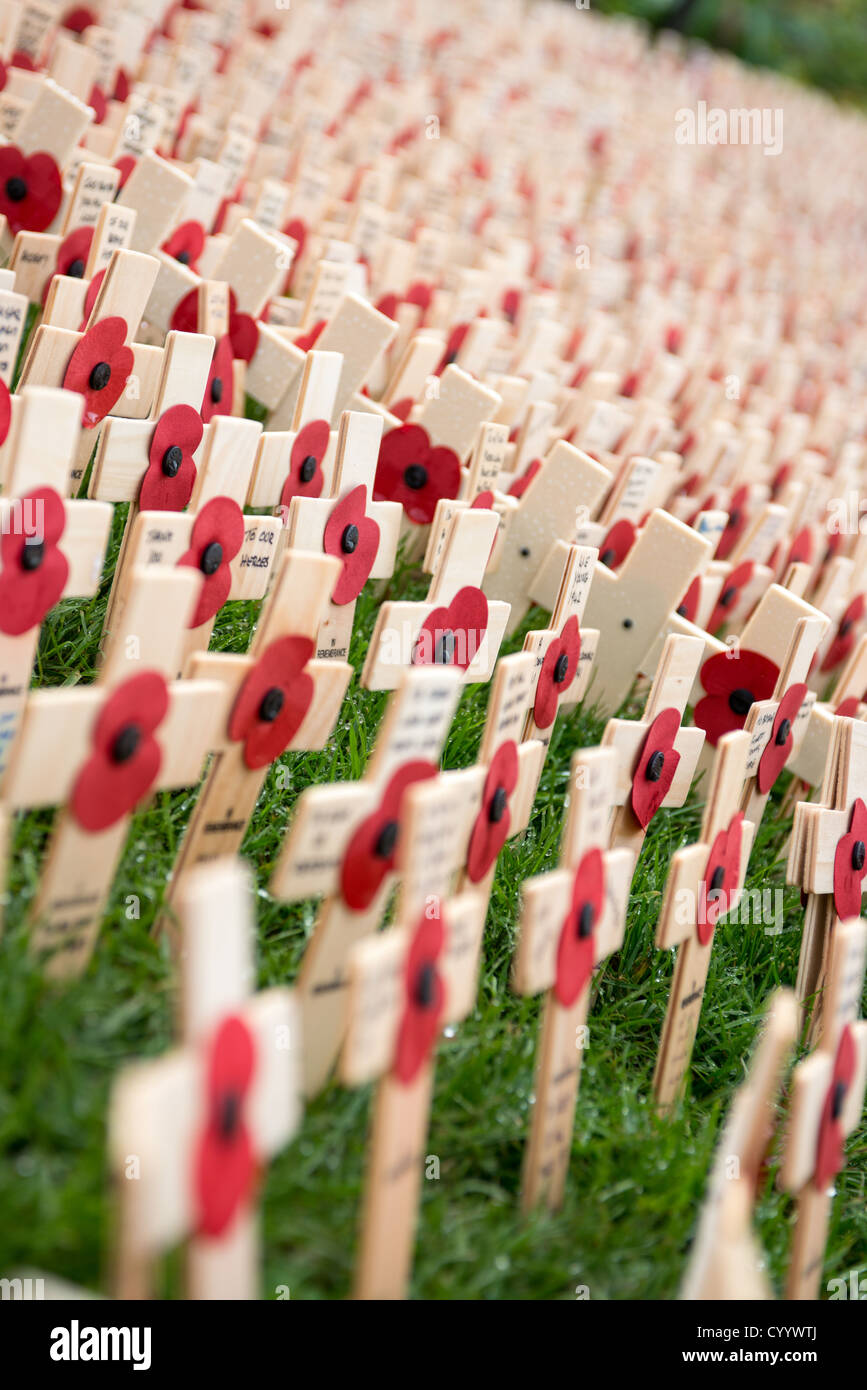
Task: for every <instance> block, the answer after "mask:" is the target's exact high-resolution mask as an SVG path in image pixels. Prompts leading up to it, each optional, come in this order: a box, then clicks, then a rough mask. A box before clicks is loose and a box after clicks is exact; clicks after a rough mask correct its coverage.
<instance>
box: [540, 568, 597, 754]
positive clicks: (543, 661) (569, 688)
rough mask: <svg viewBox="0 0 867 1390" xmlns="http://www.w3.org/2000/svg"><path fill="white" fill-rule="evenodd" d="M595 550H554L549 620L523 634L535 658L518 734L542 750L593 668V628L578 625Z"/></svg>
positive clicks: (581, 695)
mask: <svg viewBox="0 0 867 1390" xmlns="http://www.w3.org/2000/svg"><path fill="white" fill-rule="evenodd" d="M597 553H598V552H597V551H596V550H595V549H594V548H593V547H592V546H587V545H570V546H565V547H561V548H560V550H558V554H559V555H562V559H563V565H562V569H561V572H560V578H559V585H558V588H557V592H556V597H555V599H554V602H553V604H552V608H551V618H550V622H549V623H548V626H547V627H546V628H541V629H536V630H535V631H533V632H528V633H527V636H526V637H525V638H524V651H525V652H529V653H530V654H531V655H532V656H533V657H534V659H535V663H536V671H535V682H534V691H533V699H532V704H531V706H530V709H529V710H528V712H527V718H526V722H525V724H524V738H525V739H531V738H532V739H538V740H539V742H540V743H541V744H542V745H543V747H544V748H545V750H546V752H547V749H548V747H549V745H550V743H551V738H552V737H553V733H554V722H555V720H556V718H557V714H558V713H559V710H560V708H561V706H566V705H574V704H578V702H579V701H580V700H582V699H583V698H584V695H585V694H586V691H587V687H588V685H589V684H590V677H591V674H592V672H593V669H594V660H595V657H596V651H597V647H598V643H599V633H598V631H597V630H596V629H595V628H592V627H581V625H580V624H581V619H582V617H583V616H584V614H585V613H586V611H587V602H588V597H589V594H590V589H591V581H592V579H593V575H594V569H595V560H596V555H597Z"/></svg>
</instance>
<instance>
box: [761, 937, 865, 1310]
mask: <svg viewBox="0 0 867 1390" xmlns="http://www.w3.org/2000/svg"><path fill="white" fill-rule="evenodd" d="M865 952H867V924H865V922H864V921H863V919H861V918H850V919H849V920H848V921H846V922H840V923H838V925H837V927H836V928H835V930H834V939H833V942H832V947H831V953H830V961H829V965H828V973H827V979H826V984H825V1001H824V1014H825V1028H824V1030H823V1033H822V1037H821V1041H820V1042H819V1044H818V1046H817V1047H816V1049H815V1051H814V1052H812V1053H811V1054H810V1056H808V1057H806V1058H805V1059H804V1060H803V1061H802V1062H799V1063H798V1065H797V1066H796V1067H795V1070H794V1073H793V1075H792V1082H791V1096H792V1106H791V1114H790V1116H789V1122H788V1126H787V1130H786V1138H785V1149H784V1153H783V1163H782V1166H781V1168H780V1174H779V1184H780V1187H782V1188H783V1190H784V1191H786V1192H792V1193H794V1194H796V1196H797V1216H796V1220H795V1236H794V1240H793V1242H792V1256H791V1263H790V1266H789V1277H788V1280H787V1283H786V1297H787V1298H790V1299H814V1298H816V1297H818V1293H819V1288H820V1284H821V1280H822V1268H823V1265H824V1261H825V1246H826V1244H827V1240H828V1222H829V1219H830V1215H831V1203H832V1200H833V1195H834V1186H833V1183H834V1179H835V1178H836V1176H837V1174H838V1172H839V1171H840V1169H841V1168H842V1167H843V1164H844V1161H845V1160H844V1153H843V1148H844V1144H845V1141H846V1138H847V1137H848V1135H849V1134H851V1132H852V1130H853V1129H854V1128H855V1126H856V1125H857V1124H858V1121H859V1119H860V1117H861V1111H862V1109H863V1105H864V1087H865V1081H867V1021H865V1020H863V1019H861V1020H860V1021H857V1022H856V1020H857V1019H858V1015H859V1013H860V1006H861V993H862V990H863V988H864V961H865Z"/></svg>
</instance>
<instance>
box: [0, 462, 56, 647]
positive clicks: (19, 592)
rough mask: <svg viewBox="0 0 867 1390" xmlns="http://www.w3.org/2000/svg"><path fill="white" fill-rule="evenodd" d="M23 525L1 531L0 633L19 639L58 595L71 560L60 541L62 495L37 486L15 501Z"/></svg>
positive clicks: (37, 620)
mask: <svg viewBox="0 0 867 1390" xmlns="http://www.w3.org/2000/svg"><path fill="white" fill-rule="evenodd" d="M19 508H20V518H21V524H20V525H19V526H17V527H13V529H12V530H11V531H6V530H4V531H3V532H2V534H0V561H2V569H0V632H5V633H6V634H7V635H8V636H10V637H18V636H19V635H20V634H21V633H22V632H29V631H30V629H31V628H34V627H38V626H39V624H40V623H41V622H42V619H43V618H44V617H45V615H46V613H47V612H48V610H49V609H50V608H53V607H54V605H55V603H57V601H58V599H59V598H60V597H61V595H62V593H63V590H64V589H65V588H66V581H67V579H68V577H69V563H68V561H67V559H66V556H65V555H64V554H63V551H62V550H60V549H59V548H58V542H59V541H60V538H61V536H62V535H63V532H64V530H65V528H66V509H65V507H64V505H63V499H62V498H61V497H60V495H59V494H58V493H56V492H55V491H54V489H53V488H50V487H43V488H38V489H37V490H36V491H35V492H31V493H28V495H27V496H26V497H22V498H21V499H20V502H14V503H13V513H12V516H13V519H14V518H15V515H16V513H17V512H18V509H19Z"/></svg>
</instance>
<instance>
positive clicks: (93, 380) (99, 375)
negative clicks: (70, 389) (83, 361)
mask: <svg viewBox="0 0 867 1390" xmlns="http://www.w3.org/2000/svg"><path fill="white" fill-rule="evenodd" d="M110 381H111V367H110V366H109V365H108V363H107V362H97V364H96V366H95V367H94V369H93V371H92V372H91V374H90V376H89V377H88V379H87V384H88V386H89V387H90V389H91V391H104V390H105V388H106V386H107V385H108V383H109V382H110Z"/></svg>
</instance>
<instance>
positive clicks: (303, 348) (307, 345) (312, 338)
mask: <svg viewBox="0 0 867 1390" xmlns="http://www.w3.org/2000/svg"><path fill="white" fill-rule="evenodd" d="M327 322H328V320H327V319H319V321H318V322H317V323H314V325H313V327H312V328H311V329H310V331H309V332H308V333H302V334H300V336H299V337H297V338H296V339H295V346H296V347H297V348H298V351H299V352H309V351H310V349H311V348H312V347H314V346H315V344H316V343H317V342H318V341H319V338H320V335H321V333H322V330H323V328H324V327H325V325H326V323H327Z"/></svg>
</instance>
